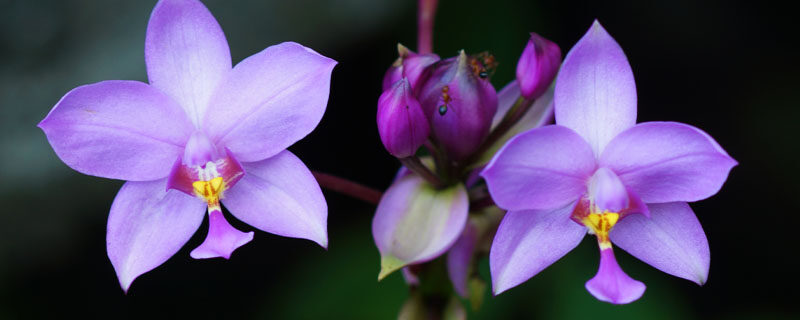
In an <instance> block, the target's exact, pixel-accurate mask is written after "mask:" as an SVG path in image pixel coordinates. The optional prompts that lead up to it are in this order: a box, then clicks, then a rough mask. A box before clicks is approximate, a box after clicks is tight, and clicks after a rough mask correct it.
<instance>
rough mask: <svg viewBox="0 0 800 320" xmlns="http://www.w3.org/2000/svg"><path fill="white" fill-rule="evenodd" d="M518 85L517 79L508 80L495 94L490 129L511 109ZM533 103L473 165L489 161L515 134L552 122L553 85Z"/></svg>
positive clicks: (517, 95) (517, 93)
mask: <svg viewBox="0 0 800 320" xmlns="http://www.w3.org/2000/svg"><path fill="white" fill-rule="evenodd" d="M519 90H520V89H519V85H518V84H517V81H516V80H514V81H511V82H509V83H508V84H507V85H506V87H505V88H503V90H501V91H500V93H498V94H497V99H498V101H499V102H498V105H497V113H496V114H495V116H494V119H492V130H494V128H495V127H497V125H499V124H500V121H501V120H503V117H504V116H505V114H506V113H507V112H508V110H510V109H511V107H512V106H513V105H514V103H515V102H516V101H517V98H519V96H520V91H519ZM530 103H533V105H532V106H530V107H529V109H528V111H527V112H525V114H524V115H522V118H520V119H519V120H518V121H517V123H515V124H514V125H513V126H511V128H510V129H508V131H506V133H505V134H503V136H502V137H500V138H498V139H497V140H496V141H495V142H494V143H493V144H492V145H491V146H490V147H489V148H487V149H486V151H485V152H484V153H483V156H482V157H481V158H480V160H478V161H476V162H475V166H476V167H477V166H479V165H482V164H484V163H487V162H489V161H490V160H492V157H493V156H494V155H495V154H496V153H497V150H500V148H502V147H503V146H504V145H505V144H506V142H508V140H511V138H513V137H515V136H516V135H518V134H520V133H522V132H525V131H528V130H530V129H533V128H538V127H541V126H544V125H545V124H548V123H552V121H553V87H552V86H551V87H550V89H548V90H547V91H545V92H544V93H543V94H542V95H541V96H539V98H537V99H536V100H535V101H531V102H530Z"/></svg>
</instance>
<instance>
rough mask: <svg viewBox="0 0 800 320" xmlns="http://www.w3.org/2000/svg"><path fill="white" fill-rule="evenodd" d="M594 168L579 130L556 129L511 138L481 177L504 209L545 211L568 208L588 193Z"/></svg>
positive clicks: (593, 160)
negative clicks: (568, 204) (588, 183)
mask: <svg viewBox="0 0 800 320" xmlns="http://www.w3.org/2000/svg"><path fill="white" fill-rule="evenodd" d="M595 167H596V164H595V159H594V155H593V154H592V149H591V148H590V147H589V145H588V144H586V141H584V140H583V138H581V137H580V136H579V135H578V134H577V133H575V131H572V130H570V129H569V128H566V127H562V126H558V125H555V126H545V127H541V128H537V129H533V130H531V131H528V132H525V133H523V134H520V135H518V136H517V137H516V138H514V139H511V141H509V142H508V144H506V146H505V147H503V149H500V151H498V153H497V155H495V157H494V159H492V161H491V162H490V163H489V165H487V166H486V169H484V170H483V172H482V173H481V176H483V178H484V179H486V183H487V185H488V186H489V193H490V194H491V195H492V199H494V201H495V203H497V205H498V206H500V207H501V208H503V209H506V210H529V209H539V210H543V209H552V208H558V207H561V206H564V205H566V204H567V203H569V202H572V201H575V200H576V199H577V198H578V197H579V196H580V195H582V194H583V193H585V192H586V182H587V181H588V179H589V177H591V175H592V173H593V172H594V170H595Z"/></svg>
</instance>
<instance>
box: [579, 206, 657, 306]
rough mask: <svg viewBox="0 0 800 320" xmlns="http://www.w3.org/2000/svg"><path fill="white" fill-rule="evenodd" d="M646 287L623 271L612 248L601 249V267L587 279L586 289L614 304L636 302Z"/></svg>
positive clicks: (602, 299) (598, 297) (599, 298)
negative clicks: (592, 276)
mask: <svg viewBox="0 0 800 320" xmlns="http://www.w3.org/2000/svg"><path fill="white" fill-rule="evenodd" d="M637 217H642V218H644V217H643V216H637ZM645 219H646V218H645ZM615 229H616V228H615ZM645 288H646V286H645V285H644V283H642V282H641V281H637V280H634V279H632V278H631V277H629V276H628V275H627V274H625V271H622V268H620V267H619V264H618V263H617V259H616V258H615V257H614V250H613V249H612V248H603V249H601V250H600V268H599V269H598V270H597V275H595V276H594V278H592V279H590V280H589V281H586V290H588V291H589V293H591V294H592V295H593V296H594V297H595V298H597V299H598V300H600V301H605V302H610V303H613V304H626V303H631V302H634V301H636V300H638V299H639V298H641V297H642V294H644V290H645Z"/></svg>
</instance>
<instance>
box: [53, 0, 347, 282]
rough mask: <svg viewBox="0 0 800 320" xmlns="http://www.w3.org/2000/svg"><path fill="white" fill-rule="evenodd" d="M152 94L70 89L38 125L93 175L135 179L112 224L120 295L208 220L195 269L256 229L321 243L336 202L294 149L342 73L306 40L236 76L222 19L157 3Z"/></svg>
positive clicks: (257, 59) (189, 1)
mask: <svg viewBox="0 0 800 320" xmlns="http://www.w3.org/2000/svg"><path fill="white" fill-rule="evenodd" d="M145 62H146V65H147V75H148V78H149V80H150V83H149V84H146V83H142V82H138V81H103V82H99V83H95V84H89V85H85V86H80V87H77V88H75V89H73V90H72V91H70V92H68V93H67V94H66V95H65V96H64V97H63V98H62V99H61V101H59V102H58V104H56V106H55V107H53V110H51V111H50V113H49V114H48V115H47V117H46V118H45V119H44V120H42V122H41V123H39V127H40V128H42V130H44V132H45V134H46V135H47V139H48V140H49V142H50V144H51V145H52V147H53V150H54V151H55V152H56V154H57V155H58V156H59V158H61V160H62V161H64V163H66V164H67V165H68V166H70V167H71V168H73V169H75V170H77V171H79V172H81V173H84V174H88V175H93V176H99V177H104V178H111V179H121V180H127V182H126V183H125V184H124V185H123V186H122V189H120V191H119V193H118V194H117V196H116V198H115V199H114V203H113V205H112V206H111V212H110V215H109V218H108V233H107V238H106V243H107V249H108V256H109V258H110V260H111V263H112V264H113V266H114V269H115V270H116V273H117V277H118V278H119V281H120V284H121V286H122V288H123V290H125V291H127V290H128V288H129V287H130V285H131V282H133V280H134V279H136V278H137V277H138V276H139V275H141V274H143V273H145V272H148V271H150V270H152V269H153V268H155V267H157V266H159V265H161V264H162V263H164V262H165V261H166V260H167V259H169V258H170V257H171V256H172V255H174V254H175V253H176V252H177V251H178V250H179V249H180V248H181V247H182V246H183V245H184V244H185V243H186V242H187V241H188V240H189V239H190V238H191V237H192V235H193V234H194V233H195V231H196V230H197V229H198V228H199V227H200V224H201V223H202V221H203V218H204V216H205V215H204V213H203V211H204V209H207V211H208V215H209V230H208V234H207V236H206V239H205V241H204V242H203V243H202V244H201V245H200V246H199V247H197V248H196V249H194V250H193V251H192V252H191V256H192V257H193V258H195V259H203V258H213V257H223V258H226V259H227V258H229V257H230V255H231V253H232V252H233V251H234V250H235V249H236V248H238V247H239V246H241V245H243V244H245V243H247V242H249V241H250V240H251V239H252V238H253V232H248V233H244V232H241V231H239V230H236V229H235V228H233V227H232V226H231V225H230V224H228V222H227V221H226V220H225V218H224V216H223V215H222V209H221V204H225V206H226V207H227V208H228V209H229V210H230V212H231V214H232V215H233V216H235V217H236V218H238V219H240V220H242V221H243V222H245V223H247V224H249V225H251V226H254V227H256V228H258V229H261V230H264V231H267V232H270V233H274V234H278V235H281V236H286V237H295V238H304V239H309V240H312V241H314V242H316V243H318V244H319V245H321V246H323V247H326V246H327V243H328V236H327V205H326V203H325V199H324V197H323V195H322V192H321V190H320V187H319V185H318V184H317V182H316V180H315V179H314V177H313V176H312V174H311V172H310V171H309V170H308V168H307V167H306V166H305V165H304V164H303V163H302V162H301V161H300V160H299V159H298V158H297V157H296V156H294V155H293V154H292V153H290V152H289V151H286V148H287V147H288V146H290V145H292V144H293V143H294V142H296V141H298V140H299V139H302V138H303V137H304V136H306V135H307V134H308V133H309V132H311V131H312V130H313V129H314V128H315V127H316V126H317V124H318V123H319V121H320V119H321V118H322V115H323V113H324V112H325V107H326V105H327V101H328V93H329V88H330V75H331V71H332V69H333V67H334V66H335V65H336V62H335V61H334V60H331V59H329V58H327V57H324V56H322V55H320V54H318V53H316V52H314V51H313V50H311V49H309V48H306V47H303V46H301V45H299V44H297V43H291V42H286V43H282V44H278V45H275V46H271V47H269V48H267V49H265V50H263V51H261V52H259V53H257V54H255V55H253V56H250V57H248V58H247V59H245V60H243V61H242V62H240V63H239V64H237V65H236V66H235V67H233V68H232V67H231V57H230V51H229V48H228V43H227V41H226V39H225V35H224V34H223V32H222V29H221V28H220V26H219V24H218V23H217V21H216V20H215V19H214V17H213V16H212V15H211V13H210V12H209V11H208V9H207V8H206V7H205V6H204V5H203V4H202V3H200V2H198V1H195V0H162V1H159V2H158V4H157V5H156V6H155V8H154V9H153V13H152V15H151V17H150V21H149V23H148V27H147V36H146V40H145Z"/></svg>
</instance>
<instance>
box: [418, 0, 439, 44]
mask: <svg viewBox="0 0 800 320" xmlns="http://www.w3.org/2000/svg"><path fill="white" fill-rule="evenodd" d="M438 2H439V1H438V0H419V10H418V11H417V51H419V53H420V54H426V53H431V52H433V19H434V17H435V15H436V6H437V4H438Z"/></svg>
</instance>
